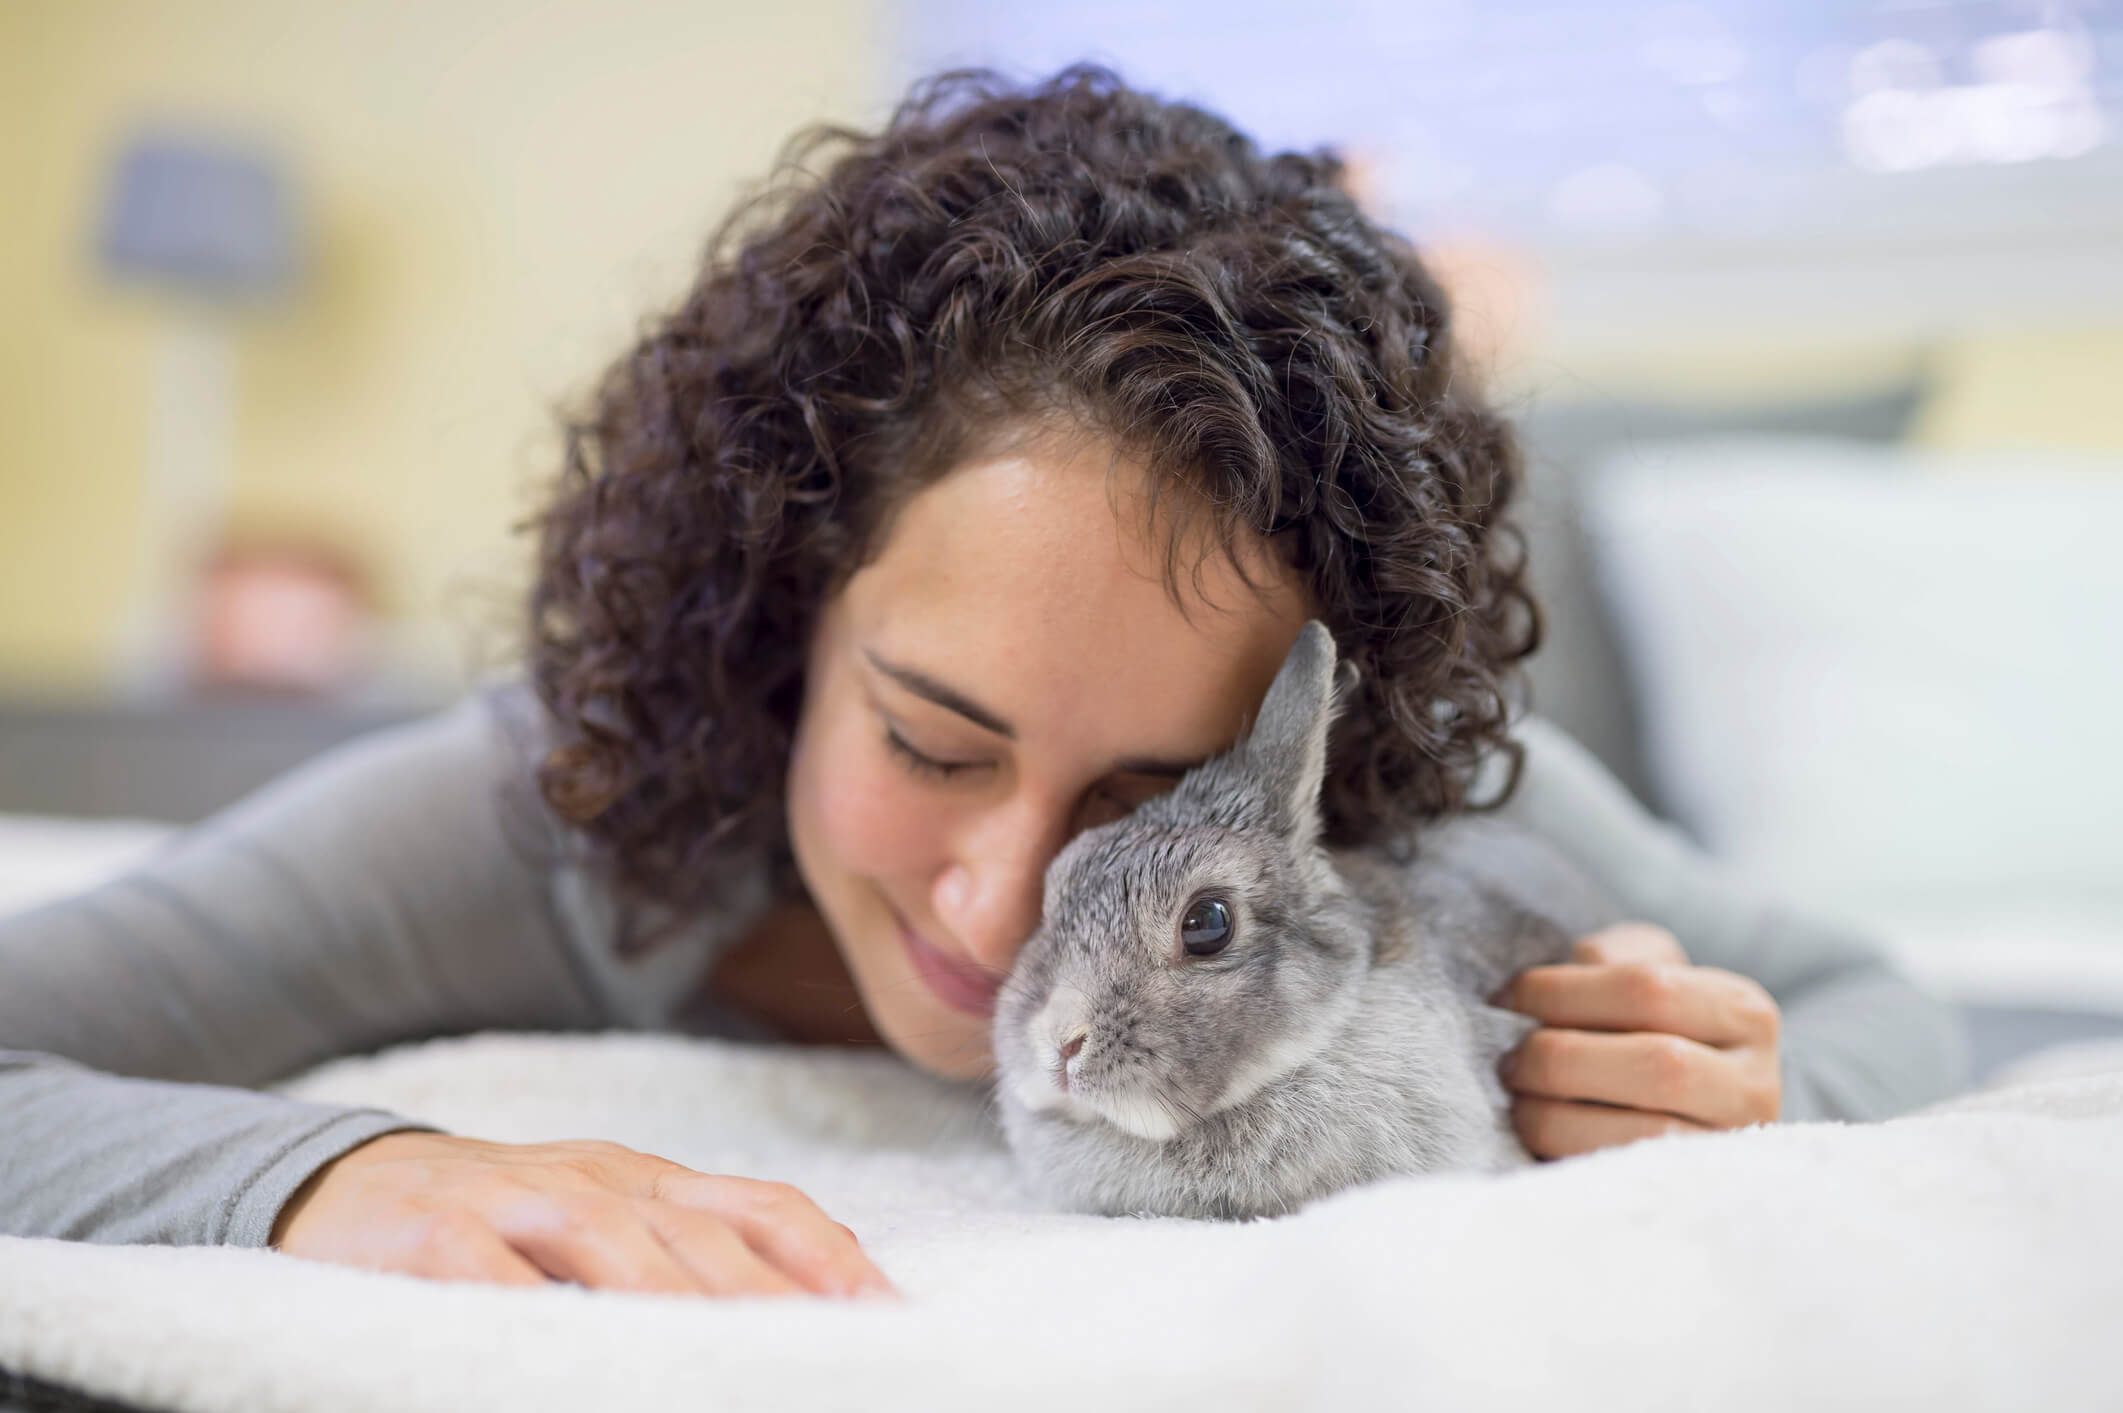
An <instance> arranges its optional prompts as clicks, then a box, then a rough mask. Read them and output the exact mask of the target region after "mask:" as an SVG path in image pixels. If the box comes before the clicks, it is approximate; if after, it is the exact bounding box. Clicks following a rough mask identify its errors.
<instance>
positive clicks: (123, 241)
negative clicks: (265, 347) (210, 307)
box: [97, 131, 298, 300]
mask: <svg viewBox="0 0 2123 1413" xmlns="http://www.w3.org/2000/svg"><path fill="white" fill-rule="evenodd" d="M290 186H291V184H290V182H289V180H288V178H287V176H286V174H285V172H284V171H283V170H282V168H281V166H280V164H279V163H278V162H277V161H275V160H274V159H273V158H272V157H271V156H270V155H268V154H266V153H263V152H260V151H256V150H250V149H247V148H245V147H243V146H240V145H238V144H236V143H233V142H230V141H227V140H223V139H217V138H214V137H209V136H200V135H187V134H182V133H175V132H159V131H158V132H149V133H144V134H141V135H139V136H136V137H135V138H133V139H132V140H131V141H130V142H128V143H127V144H126V146H125V147H124V148H123V149H122V151H121V152H120V153H119V156H118V160H117V161H116V163H115V164H114V165H113V167H112V172H111V180H110V185H109V188H108V192H107V195H106V198H105V201H104V206H103V211H102V218H101V222H100V225H99V228H98V232H97V256H98V259H99V262H100V264H101V265H102V268H103V269H104V271H105V272H106V273H108V274H109V275H110V276H112V277H113V278H114V279H118V280H124V281H139V282H144V283H149V284H155V285H161V286H164V287H166V288H172V289H175V290H177V291H180V292H182V293H186V294H192V295H199V296H203V297H206V298H209V299H221V300H262V299H271V298H273V297H275V296H278V295H281V294H283V293H285V292H286V291H287V290H288V289H289V288H291V287H292V285H293V284H294V282H295V279H296V276H297V254H298V252H297V250H296V244H297V238H296V230H295V217H294V211H293V205H294V201H293V193H292V191H291V190H290Z"/></svg>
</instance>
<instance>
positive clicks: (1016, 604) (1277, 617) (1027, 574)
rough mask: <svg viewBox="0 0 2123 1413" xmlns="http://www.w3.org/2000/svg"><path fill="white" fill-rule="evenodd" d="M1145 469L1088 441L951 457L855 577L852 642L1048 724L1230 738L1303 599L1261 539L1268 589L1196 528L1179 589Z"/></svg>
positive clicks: (1073, 729)
mask: <svg viewBox="0 0 2123 1413" xmlns="http://www.w3.org/2000/svg"><path fill="white" fill-rule="evenodd" d="M1148 475H1149V473H1148V471H1147V469H1146V468H1144V467H1142V466H1141V465H1140V463H1131V462H1130V461H1129V460H1128V459H1127V458H1126V457H1124V456H1120V455H1117V454H1112V453H1108V452H1106V451H1104V450H1102V449H1099V448H1087V447H1085V446H1082V445H1080V444H1063V445H1048V444H1040V445H1036V446H1029V447H1021V448H1019V449H1016V450H1013V451H1011V452H1009V453H1006V454H1003V455H999V456H995V457H992V458H987V459H982V460H977V461H973V462H969V463H967V464H966V465H964V466H961V467H959V468H957V469H955V470H953V471H952V472H951V473H950V474H949V475H947V476H945V477H944V478H943V479H941V480H940V481H938V482H937V483H936V484H935V485H933V486H931V487H929V488H928V489H926V490H924V491H923V492H922V493H921V494H920V495H918V496H916V497H914V499H913V500H911V501H910V502H909V503H908V504H907V505H906V506H905V507H904V508H903V509H902V510H901V512H900V514H899V515H898V516H897V517H896V518H895V522H894V525H893V528H892V532H891V534H890V536H889V537H888V538H887V540H886V542H885V544H884V545H883V547H882V548H881V550H880V552H879V554H878V555H877V556H876V557H875V558H874V559H873V560H872V561H871V562H870V564H869V565H867V566H866V567H865V568H864V569H863V570H862V571H861V572H860V573H859V574H857V575H856V576H855V578H854V579H853V580H852V581H851V582H850V584H849V586H848V595H847V608H848V610H849V613H850V623H851V626H852V627H853V629H854V631H855V635H856V640H857V642H858V644H859V645H861V646H862V647H864V648H867V649H869V650H871V651H874V652H878V653H882V654H884V655H886V656H887V657H890V658H892V659H893V660H894V661H903V662H905V663H906V665H910V666H914V667H916V668H917V670H919V671H921V672H924V673H926V674H928V675H930V676H932V677H935V678H938V679H941V680H942V681H944V682H945V683H947V684H948V685H950V686H951V687H953V688H955V689H957V690H958V691H960V692H962V693H964V694H966V695H968V696H971V697H973V698H974V699H975V700H976V701H978V702H979V703H980V704H981V705H983V706H985V707H988V708H990V709H991V710H992V711H993V712H994V713H995V714H997V715H999V716H1001V717H1002V718H1004V719H1005V720H1006V721H1008V722H1010V723H1011V724H1012V725H1021V726H1022V727H1023V728H1025V729H1028V730H1029V729H1033V728H1037V729H1038V730H1039V732H1040V733H1041V734H1042V735H1051V734H1059V735H1072V734H1088V735H1092V736H1096V737H1099V738H1111V737H1113V736H1114V735H1116V734H1119V735H1121V736H1124V737H1127V738H1131V741H1130V743H1131V744H1133V745H1143V744H1146V742H1145V741H1143V740H1142V739H1140V738H1144V737H1161V738H1166V739H1167V743H1168V744H1174V745H1177V744H1181V743H1186V744H1193V745H1208V744H1210V743H1212V742H1216V741H1221V740H1228V739H1230V738H1231V737H1232V736H1235V735H1236V733H1237V731H1238V730H1239V729H1240V728H1241V727H1242V726H1243V724H1244V720H1245V718H1246V717H1247V715H1249V714H1250V713H1251V711H1252V710H1253V708H1254V707H1255V706H1256V705H1257V703H1258V701H1259V698H1260V695H1261V693H1263V692H1265V691H1266V690H1267V686H1268V683H1269V682H1271V681H1272V680H1273V679H1274V676H1275V671H1276V669H1277V667H1279V666H1280V665H1281V663H1282V660H1283V656H1284V654H1285V653H1286V652H1287V651H1288V649H1289V646H1290V644H1291V642H1292V641H1294V639H1295V638H1296V635H1297V630H1298V629H1299V627H1301V626H1302V625H1303V623H1304V620H1305V617H1306V613H1305V608H1304V604H1303V595H1302V592H1301V590H1300V589H1299V587H1298V586H1297V585H1296V583H1295V582H1294V579H1293V576H1292V575H1291V574H1290V572H1289V571H1288V570H1287V569H1285V568H1284V567H1282V566H1281V565H1280V564H1278V563H1276V562H1274V561H1273V560H1272V558H1271V557H1270V556H1268V555H1267V552H1266V550H1265V547H1264V546H1263V547H1260V548H1259V549H1258V551H1257V553H1256V554H1255V558H1254V562H1252V563H1250V564H1249V566H1248V568H1249V572H1250V573H1251V575H1252V577H1253V578H1254V579H1255V581H1256V582H1257V583H1259V584H1260V585H1261V586H1262V589H1263V591H1262V592H1256V591H1255V589H1254V588H1252V587H1250V586H1249V585H1248V584H1247V583H1246V582H1245V580H1244V579H1243V578H1242V577H1241V576H1240V574H1239V572H1238V570H1237V569H1236V568H1235V567H1234V566H1233V565H1232V564H1231V563H1229V561H1228V560H1227V558H1226V557H1225V556H1224V555H1223V554H1222V553H1221V552H1220V551H1219V550H1217V549H1215V548H1214V546H1213V545H1209V544H1207V543H1205V542H1199V541H1198V536H1197V537H1196V541H1197V542H1193V543H1189V542H1186V541H1184V540H1183V543H1182V559H1181V564H1180V568H1181V572H1180V573H1179V574H1178V576H1177V583H1176V585H1168V583H1167V580H1166V577H1165V572H1164V568H1165V554H1166V548H1167V541H1168V538H1169V537H1168V535H1167V533H1166V531H1165V529H1164V528H1163V526H1158V527H1151V526H1148V525H1146V523H1145V520H1144V506H1143V496H1144V494H1145V493H1146V489H1147V485H1148ZM1169 503H1170V502H1168V504H1169ZM1182 529H1183V531H1184V532H1186V533H1191V531H1186V527H1182ZM1175 588H1176V590H1177V597H1176V598H1175V594H1174V589H1175Z"/></svg>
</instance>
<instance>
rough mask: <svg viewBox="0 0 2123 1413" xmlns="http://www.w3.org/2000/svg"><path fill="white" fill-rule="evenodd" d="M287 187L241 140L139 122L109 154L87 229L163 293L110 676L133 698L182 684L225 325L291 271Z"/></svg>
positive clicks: (219, 405) (229, 442)
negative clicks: (93, 228) (96, 210)
mask: <svg viewBox="0 0 2123 1413" xmlns="http://www.w3.org/2000/svg"><path fill="white" fill-rule="evenodd" d="M296 225H297V222H296V212H295V199H294V192H293V190H292V183H291V182H290V180H289V179H288V177H287V175H286V173H285V172H284V170H283V168H282V166H281V164H280V162H279V161H277V160H276V159H275V158H274V157H273V155H272V154H271V153H270V152H268V151H266V150H264V149H263V148H262V147H260V146H258V145H256V144H253V143H250V142H248V141H245V140H243V139H240V138H233V137H228V136H223V135H216V134H212V133H206V132H185V131H180V130H176V129H170V128H162V127H151V128H148V129H145V130H143V131H141V132H139V133H137V134H136V135H135V136H133V137H132V138H131V139H130V140H129V141H128V142H126V143H125V144H124V145H123V147H122V148H121V149H120V151H119V153H118V156H117V158H116V160H115V161H114V162H113V163H112V166H111V172H110V178H109V181H108V184H107V189H106V193H105V198H104V201H103V205H102V210H101V213H100V218H99V221H98V226H97V235H96V257H97V264H98V267H99V268H100V269H101V270H102V272H103V273H104V275H105V276H106V277H108V278H109V279H110V280H111V281H112V282H113V283H115V284H118V285H121V286H133V287H137V288H142V289H146V290H150V291H153V292H155V293H156V294H158V295H159V296H161V297H162V302H163V303H164V305H165V308H166V314H167V317H166V318H165V319H164V320H163V321H162V323H161V327H160V328H159V329H158V330H157V333H156V336H155V347H154V351H153V374H152V379H153V391H152V406H151V409H150V413H149V431H148V458H147V475H146V478H145V488H144V491H145V493H144V495H143V497H142V504H141V519H140V530H139V552H138V559H137V561H136V564H137V568H136V572H135V575H134V579H133V583H132V586H131V591H130V599H129V602H128V606H127V609H126V612H125V617H124V621H123V623H122V624H121V627H120V634H119V643H118V648H117V661H116V663H115V672H114V675H115V677H116V678H117V680H118V682H119V683H120V686H121V689H122V690H125V691H127V692H129V693H131V694H133V695H155V694H164V693H167V692H170V691H172V690H175V689H179V688H181V686H182V685H183V683H184V681H185V680H186V678H187V676H188V674H189V671H190V667H191V663H192V660H193V657H194V654H195V644H194V641H193V638H194V628H193V615H192V613H191V611H190V610H191V604H190V601H189V600H190V595H191V593H192V591H193V585H194V578H195V575H196V574H197V572H198V570H199V568H200V566H201V565H202V564H203V562H204V560H205V559H206V557H207V555H208V554H209V553H210V551H211V547H212V546H213V544H214V543H215V542H216V540H217V539H218V537H219V535H220V533H221V530H222V527H223V523H224V521H225V518H226V507H227V500H228V486H229V477H230V467H231V464H232V460H233V457H232V447H233V442H234V433H233V423H234V416H233V409H234V401H235V349H234V331H235V328H236V324H237V320H238V318H239V317H240V316H241V314H242V313H243V311H244V310H246V309H255V308H259V307H263V306H266V305H270V304H273V303H277V302H280V301H283V300H285V299H287V298H289V297H290V296H291V295H292V294H293V292H294V290H295V288H296V286H297V284H298V280H299V274H300V270H299V264H300V261H299V244H300V243H299V240H298V236H297V230H296Z"/></svg>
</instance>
